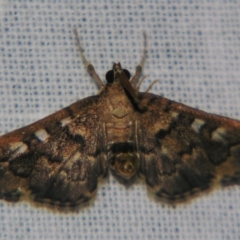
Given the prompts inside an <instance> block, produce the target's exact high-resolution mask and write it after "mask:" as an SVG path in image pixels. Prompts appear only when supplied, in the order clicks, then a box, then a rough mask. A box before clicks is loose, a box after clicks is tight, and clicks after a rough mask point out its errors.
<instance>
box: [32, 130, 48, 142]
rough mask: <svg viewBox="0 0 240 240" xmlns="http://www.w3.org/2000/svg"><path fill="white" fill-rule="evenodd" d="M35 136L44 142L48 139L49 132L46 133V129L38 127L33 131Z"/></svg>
mask: <svg viewBox="0 0 240 240" xmlns="http://www.w3.org/2000/svg"><path fill="white" fill-rule="evenodd" d="M35 136H36V137H37V138H38V139H39V140H40V141H41V142H44V141H46V140H47V139H48V137H49V134H48V133H47V131H46V130H45V129H40V130H38V131H36V132H35Z"/></svg>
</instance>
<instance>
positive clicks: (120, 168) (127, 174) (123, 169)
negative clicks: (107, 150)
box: [110, 152, 138, 179]
mask: <svg viewBox="0 0 240 240" xmlns="http://www.w3.org/2000/svg"><path fill="white" fill-rule="evenodd" d="M110 167H111V168H112V169H113V170H114V171H115V172H116V174H117V175H119V176H121V177H123V178H125V179H130V178H131V177H133V176H134V175H135V173H136V171H137V167H138V157H137V156H136V155H135V154H134V153H129V152H128V153H118V154H117V155H114V156H113V157H112V159H111V161H110Z"/></svg>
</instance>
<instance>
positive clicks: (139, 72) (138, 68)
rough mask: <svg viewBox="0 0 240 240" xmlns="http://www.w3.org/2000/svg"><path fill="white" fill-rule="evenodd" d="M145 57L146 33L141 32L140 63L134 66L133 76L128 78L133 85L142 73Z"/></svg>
mask: <svg viewBox="0 0 240 240" xmlns="http://www.w3.org/2000/svg"><path fill="white" fill-rule="evenodd" d="M146 57H147V34H146V32H143V55H142V59H141V61H140V63H139V64H138V65H137V67H136V72H135V74H134V76H133V77H132V79H131V80H130V82H131V83H132V85H133V86H135V85H136V82H137V80H138V79H139V77H140V75H141V73H142V69H143V66H144V63H145V61H146Z"/></svg>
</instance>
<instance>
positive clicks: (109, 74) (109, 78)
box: [105, 70, 114, 83]
mask: <svg viewBox="0 0 240 240" xmlns="http://www.w3.org/2000/svg"><path fill="white" fill-rule="evenodd" d="M105 78H106V80H107V82H108V83H113V82H114V73H113V70H110V71H108V72H107V73H106V76H105Z"/></svg>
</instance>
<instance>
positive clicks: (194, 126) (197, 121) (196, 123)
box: [191, 118, 205, 133]
mask: <svg viewBox="0 0 240 240" xmlns="http://www.w3.org/2000/svg"><path fill="white" fill-rule="evenodd" d="M204 124H205V121H204V120H202V119H199V118H196V119H195V120H194V122H193V123H192V125H191V128H192V129H193V130H194V132H196V133H199V132H200V129H201V127H202V126H203V125H204Z"/></svg>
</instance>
